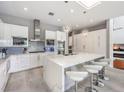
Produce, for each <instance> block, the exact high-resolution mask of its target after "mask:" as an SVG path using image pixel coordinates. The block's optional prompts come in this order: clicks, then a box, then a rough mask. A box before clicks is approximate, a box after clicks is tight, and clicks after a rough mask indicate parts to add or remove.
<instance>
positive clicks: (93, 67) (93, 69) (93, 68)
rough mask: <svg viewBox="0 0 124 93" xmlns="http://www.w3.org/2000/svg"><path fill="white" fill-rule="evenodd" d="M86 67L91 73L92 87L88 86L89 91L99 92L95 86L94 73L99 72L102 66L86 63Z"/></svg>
mask: <svg viewBox="0 0 124 93" xmlns="http://www.w3.org/2000/svg"><path fill="white" fill-rule="evenodd" d="M84 68H85V69H86V70H87V71H88V72H89V73H90V75H91V76H90V87H88V91H89V92H97V90H96V89H95V88H94V86H93V80H94V78H93V75H94V74H96V75H97V74H98V73H99V71H100V70H101V69H102V66H98V65H84Z"/></svg>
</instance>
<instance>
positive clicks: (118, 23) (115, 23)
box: [113, 16, 124, 30]
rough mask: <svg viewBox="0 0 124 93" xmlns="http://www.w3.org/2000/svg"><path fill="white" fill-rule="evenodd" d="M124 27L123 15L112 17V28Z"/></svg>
mask: <svg viewBox="0 0 124 93" xmlns="http://www.w3.org/2000/svg"><path fill="white" fill-rule="evenodd" d="M120 29H124V16H121V17H116V18H114V19H113V30H120Z"/></svg>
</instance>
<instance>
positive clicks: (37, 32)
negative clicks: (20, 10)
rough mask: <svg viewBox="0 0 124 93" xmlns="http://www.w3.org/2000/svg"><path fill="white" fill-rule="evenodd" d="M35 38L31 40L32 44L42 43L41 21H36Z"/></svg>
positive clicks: (34, 21)
mask: <svg viewBox="0 0 124 93" xmlns="http://www.w3.org/2000/svg"><path fill="white" fill-rule="evenodd" d="M33 23H34V38H33V39H30V41H32V42H41V41H43V40H41V30H40V20H38V19H34V20H33Z"/></svg>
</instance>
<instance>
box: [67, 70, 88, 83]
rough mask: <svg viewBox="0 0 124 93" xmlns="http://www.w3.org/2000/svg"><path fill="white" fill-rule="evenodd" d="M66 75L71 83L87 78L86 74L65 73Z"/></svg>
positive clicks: (77, 72)
mask: <svg viewBox="0 0 124 93" xmlns="http://www.w3.org/2000/svg"><path fill="white" fill-rule="evenodd" d="M66 75H67V76H68V77H69V78H70V79H71V80H73V81H82V80H84V79H85V78H86V77H87V76H88V72H80V71H67V72H66Z"/></svg>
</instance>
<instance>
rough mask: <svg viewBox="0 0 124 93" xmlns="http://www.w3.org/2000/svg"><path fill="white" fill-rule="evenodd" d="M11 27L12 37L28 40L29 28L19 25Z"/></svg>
mask: <svg viewBox="0 0 124 93" xmlns="http://www.w3.org/2000/svg"><path fill="white" fill-rule="evenodd" d="M11 27H12V37H22V38H28V27H26V26H19V25H11Z"/></svg>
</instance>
